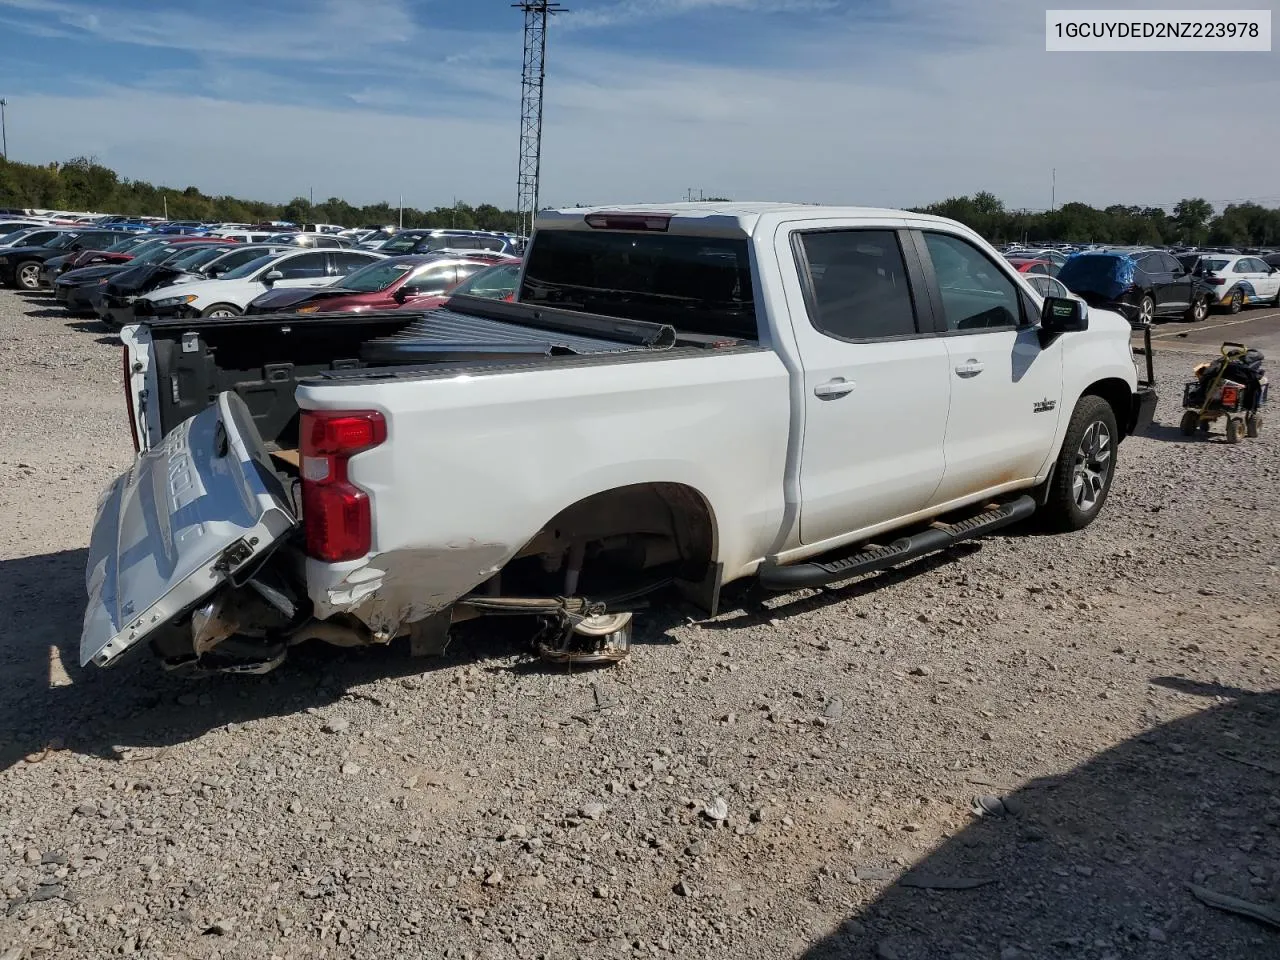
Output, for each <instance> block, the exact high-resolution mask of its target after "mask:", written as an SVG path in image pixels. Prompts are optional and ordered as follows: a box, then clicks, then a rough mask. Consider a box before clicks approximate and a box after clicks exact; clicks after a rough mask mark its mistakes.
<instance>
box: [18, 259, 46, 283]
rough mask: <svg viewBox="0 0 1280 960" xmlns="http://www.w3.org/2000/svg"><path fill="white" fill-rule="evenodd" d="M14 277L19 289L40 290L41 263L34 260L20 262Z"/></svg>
mask: <svg viewBox="0 0 1280 960" xmlns="http://www.w3.org/2000/svg"><path fill="white" fill-rule="evenodd" d="M13 279H14V282H15V283H16V284H17V286H18V289H19V290H39V289H40V264H39V263H36V262H35V261H34V260H29V261H27V262H26V263H20V264H18V266H17V268H16V269H15V270H14V271H13Z"/></svg>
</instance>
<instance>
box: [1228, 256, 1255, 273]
mask: <svg viewBox="0 0 1280 960" xmlns="http://www.w3.org/2000/svg"><path fill="white" fill-rule="evenodd" d="M1231 272H1232V273H1250V272H1251V271H1250V269H1249V261H1248V259H1242V260H1237V261H1236V265H1235V266H1234V267H1232V268H1231Z"/></svg>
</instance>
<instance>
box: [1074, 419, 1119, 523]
mask: <svg viewBox="0 0 1280 960" xmlns="http://www.w3.org/2000/svg"><path fill="white" fill-rule="evenodd" d="M1111 453H1112V450H1111V431H1110V429H1108V427H1107V425H1106V424H1105V423H1103V422H1102V421H1101V420H1095V421H1094V422H1093V423H1091V424H1089V427H1088V429H1086V430H1085V432H1084V436H1083V437H1081V438H1080V446H1079V447H1077V448H1076V456H1075V462H1074V464H1073V465H1072V474H1071V495H1072V498H1073V499H1074V500H1075V504H1076V506H1077V507H1079V508H1080V509H1081V510H1083V511H1085V512H1086V513H1088V512H1090V511H1092V510H1096V509H1097V508H1098V503H1099V501H1100V499H1101V497H1102V492H1103V491H1104V490H1105V489H1106V487H1107V478H1108V477H1109V476H1110V474H1111Z"/></svg>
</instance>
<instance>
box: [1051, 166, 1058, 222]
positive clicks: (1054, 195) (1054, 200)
mask: <svg viewBox="0 0 1280 960" xmlns="http://www.w3.org/2000/svg"><path fill="white" fill-rule="evenodd" d="M1057 209H1058V168H1057V167H1054V168H1053V185H1052V186H1051V187H1050V188H1049V210H1050V212H1052V211H1054V210H1057Z"/></svg>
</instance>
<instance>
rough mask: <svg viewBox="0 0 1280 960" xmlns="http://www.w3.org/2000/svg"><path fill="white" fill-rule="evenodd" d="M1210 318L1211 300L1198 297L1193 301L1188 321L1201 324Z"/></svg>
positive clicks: (1188, 313) (1188, 312)
mask: <svg viewBox="0 0 1280 960" xmlns="http://www.w3.org/2000/svg"><path fill="white" fill-rule="evenodd" d="M1208 316H1209V298H1208V297H1196V298H1195V299H1194V300H1192V301H1191V308H1190V309H1189V310H1188V311H1187V319H1188V320H1190V321H1191V322H1192V323H1200V322H1201V321H1202V320H1204V319H1206V318H1207V317H1208Z"/></svg>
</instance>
